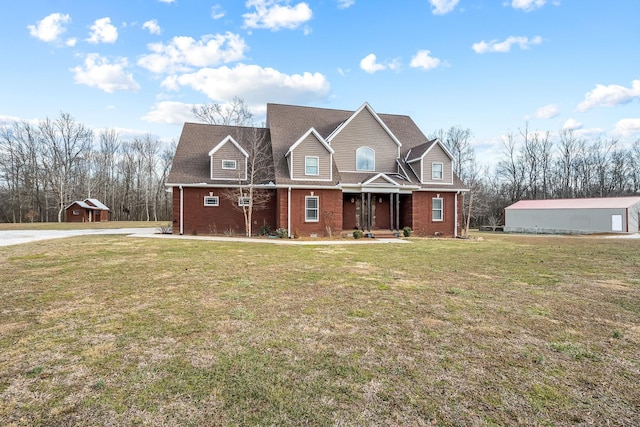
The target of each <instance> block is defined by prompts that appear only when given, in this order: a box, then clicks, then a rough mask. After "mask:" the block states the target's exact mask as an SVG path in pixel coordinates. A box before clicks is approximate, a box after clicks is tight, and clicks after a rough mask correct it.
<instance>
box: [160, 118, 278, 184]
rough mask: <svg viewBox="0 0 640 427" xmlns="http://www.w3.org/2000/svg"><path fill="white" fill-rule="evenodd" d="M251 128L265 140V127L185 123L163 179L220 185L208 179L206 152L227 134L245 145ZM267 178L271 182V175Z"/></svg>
mask: <svg viewBox="0 0 640 427" xmlns="http://www.w3.org/2000/svg"><path fill="white" fill-rule="evenodd" d="M254 131H256V132H258V136H259V137H264V138H266V140H267V141H268V140H269V130H268V129H265V128H250V127H240V126H224V125H209V124H204V123H185V124H184V126H183V128H182V134H181V135H180V141H178V148H177V149H176V154H175V157H174V158H173V164H172V166H171V172H170V173H169V176H168V178H167V182H168V183H174V184H222V183H221V182H220V181H219V180H216V181H213V180H212V179H211V170H210V160H209V151H211V149H212V148H214V147H215V146H216V145H218V143H220V142H221V141H222V140H223V139H225V138H226V137H227V136H229V135H231V137H232V138H233V139H235V140H236V142H238V144H240V145H241V146H242V147H243V148H245V147H247V141H248V139H249V138H252V137H253V136H252V135H253V132H254ZM269 180H271V181H273V180H274V177H273V176H271V177H268V179H267V181H269ZM230 181H235V180H230ZM227 184H229V183H227Z"/></svg>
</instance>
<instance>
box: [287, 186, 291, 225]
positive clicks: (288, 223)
mask: <svg viewBox="0 0 640 427" xmlns="http://www.w3.org/2000/svg"><path fill="white" fill-rule="evenodd" d="M287 236H288V237H291V187H289V189H288V190H287Z"/></svg>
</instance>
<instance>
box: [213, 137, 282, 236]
mask: <svg viewBox="0 0 640 427" xmlns="http://www.w3.org/2000/svg"><path fill="white" fill-rule="evenodd" d="M238 143H239V144H240V145H241V146H242V147H243V148H244V150H245V151H246V152H247V154H248V157H247V174H246V179H245V177H244V176H240V175H239V176H238V185H237V186H236V188H232V189H229V190H227V191H224V192H222V197H224V198H225V199H227V200H229V201H231V203H232V205H233V206H234V207H235V208H236V209H239V210H240V211H242V214H243V216H244V228H245V235H246V236H247V237H250V236H251V235H252V224H253V213H254V211H259V210H263V209H265V208H266V207H267V205H268V203H269V201H270V200H271V197H272V196H273V190H272V189H270V188H269V186H270V185H269V184H270V182H269V180H270V179H272V177H273V161H272V160H271V159H272V155H271V145H270V144H269V143H268V140H267V136H266V133H265V132H264V130H263V129H258V128H243V129H241V130H240V133H239V140H238ZM237 161H238V164H240V161H242V162H244V158H242V159H240V158H238V159H237ZM238 172H239V173H240V172H241V171H240V170H238Z"/></svg>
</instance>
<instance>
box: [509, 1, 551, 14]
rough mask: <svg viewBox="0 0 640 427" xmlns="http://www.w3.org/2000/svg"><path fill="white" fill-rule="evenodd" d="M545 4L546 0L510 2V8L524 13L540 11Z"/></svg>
mask: <svg viewBox="0 0 640 427" xmlns="http://www.w3.org/2000/svg"><path fill="white" fill-rule="evenodd" d="M545 3H547V0H512V1H511V7H513V8H514V9H521V10H524V11H525V12H531V11H533V10H536V9H540V8H541V7H542V6H544V5H545Z"/></svg>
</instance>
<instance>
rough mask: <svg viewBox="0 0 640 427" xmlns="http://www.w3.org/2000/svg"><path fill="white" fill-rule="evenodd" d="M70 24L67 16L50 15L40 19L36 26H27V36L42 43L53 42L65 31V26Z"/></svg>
mask: <svg viewBox="0 0 640 427" xmlns="http://www.w3.org/2000/svg"><path fill="white" fill-rule="evenodd" d="M70 22H71V17H70V16H69V15H63V14H61V13H52V14H51V15H49V16H46V17H44V18H42V20H40V21H38V22H37V23H36V25H27V28H28V29H29V34H31V35H32V36H33V37H35V38H37V39H40V40H42V41H43V42H55V41H58V38H59V37H60V36H61V35H62V33H64V32H65V31H67V29H66V28H65V24H68V23H70Z"/></svg>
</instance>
